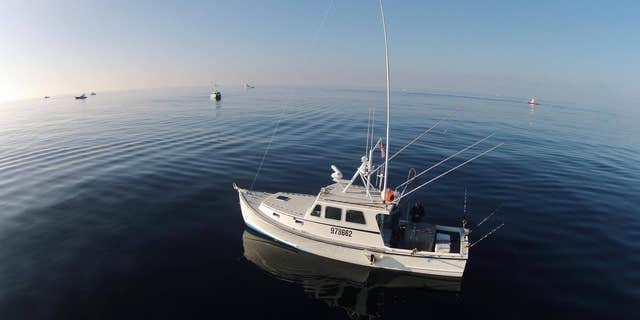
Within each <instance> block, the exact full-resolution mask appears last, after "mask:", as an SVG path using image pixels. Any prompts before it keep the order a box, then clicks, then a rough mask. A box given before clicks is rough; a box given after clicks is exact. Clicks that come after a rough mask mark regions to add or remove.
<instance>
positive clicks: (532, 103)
mask: <svg viewBox="0 0 640 320" xmlns="http://www.w3.org/2000/svg"><path fill="white" fill-rule="evenodd" d="M527 103H528V104H529V105H532V106H537V105H538V104H539V103H538V102H537V101H536V99H534V98H531V100H529V102H527Z"/></svg>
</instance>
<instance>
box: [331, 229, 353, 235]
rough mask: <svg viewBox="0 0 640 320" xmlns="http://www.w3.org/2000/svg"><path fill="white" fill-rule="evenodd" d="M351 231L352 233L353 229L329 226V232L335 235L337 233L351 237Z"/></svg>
mask: <svg viewBox="0 0 640 320" xmlns="http://www.w3.org/2000/svg"><path fill="white" fill-rule="evenodd" d="M352 233H353V231H351V230H348V229H342V228H335V227H331V234H335V235H338V236H344V237H351V234H352Z"/></svg>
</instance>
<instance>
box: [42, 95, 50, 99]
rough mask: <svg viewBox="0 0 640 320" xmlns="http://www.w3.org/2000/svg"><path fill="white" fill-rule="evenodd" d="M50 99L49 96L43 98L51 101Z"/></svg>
mask: <svg viewBox="0 0 640 320" xmlns="http://www.w3.org/2000/svg"><path fill="white" fill-rule="evenodd" d="M49 98H51V97H49V96H44V98H43V99H49Z"/></svg>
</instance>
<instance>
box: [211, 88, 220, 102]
mask: <svg viewBox="0 0 640 320" xmlns="http://www.w3.org/2000/svg"><path fill="white" fill-rule="evenodd" d="M221 99H222V93H221V92H220V91H218V89H217V88H215V87H214V88H213V90H211V100H215V101H220V100H221Z"/></svg>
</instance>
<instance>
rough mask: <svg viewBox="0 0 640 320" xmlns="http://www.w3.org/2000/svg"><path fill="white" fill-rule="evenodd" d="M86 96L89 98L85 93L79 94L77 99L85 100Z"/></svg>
mask: <svg viewBox="0 0 640 320" xmlns="http://www.w3.org/2000/svg"><path fill="white" fill-rule="evenodd" d="M86 98H87V95H86V94H84V93H83V94H82V95H79V96H77V97H76V100H84V99H86Z"/></svg>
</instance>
